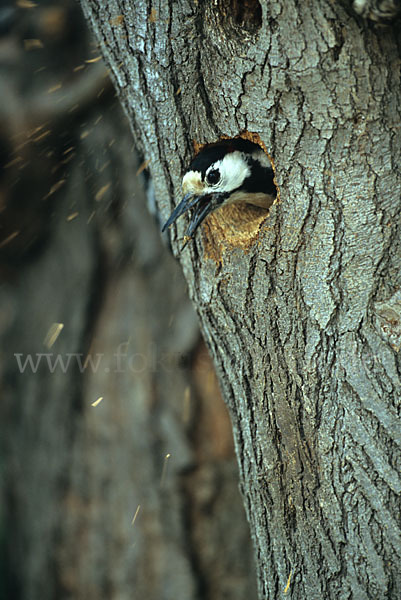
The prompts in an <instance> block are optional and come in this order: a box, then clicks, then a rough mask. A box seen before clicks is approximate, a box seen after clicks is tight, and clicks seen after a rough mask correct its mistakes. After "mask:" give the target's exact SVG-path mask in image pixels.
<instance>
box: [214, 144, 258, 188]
mask: <svg viewBox="0 0 401 600" xmlns="http://www.w3.org/2000/svg"><path fill="white" fill-rule="evenodd" d="M215 169H217V170H218V171H219V172H220V181H219V182H218V183H217V184H216V185H213V186H209V187H207V188H205V191H207V192H210V193H212V192H232V190H235V189H237V188H239V187H240V186H241V185H242V184H243V183H244V181H245V179H246V178H247V177H249V175H250V174H251V170H250V168H249V165H248V163H247V162H246V161H245V160H244V159H243V157H242V153H241V152H238V151H235V152H230V153H229V154H226V156H225V157H224V158H223V159H222V160H218V161H217V162H215V163H214V164H213V165H212V166H211V167H209V169H208V171H211V170H215Z"/></svg>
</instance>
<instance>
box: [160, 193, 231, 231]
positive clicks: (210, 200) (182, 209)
mask: <svg viewBox="0 0 401 600" xmlns="http://www.w3.org/2000/svg"><path fill="white" fill-rule="evenodd" d="M226 198H227V195H226V194H224V193H216V194H204V195H202V196H196V195H194V194H193V193H189V194H186V195H185V196H184V198H183V199H182V200H181V202H180V203H179V205H178V206H176V207H175V209H174V210H173V212H172V213H171V215H170V217H169V218H168V219H167V221H166V223H165V224H164V225H163V229H162V231H164V230H165V229H167V227H170V225H172V224H173V223H175V221H176V220H177V219H178V217H180V216H181V215H183V214H184V213H186V212H187V211H188V210H190V209H191V208H193V209H194V211H193V214H192V215H191V220H190V222H189V225H188V228H187V231H186V233H185V238H186V240H187V241H188V240H189V239H191V238H193V237H194V234H195V232H196V230H197V229H198V227H199V225H200V224H201V223H202V221H203V220H204V219H205V218H206V217H207V215H208V214H210V213H211V212H212V211H213V210H215V209H216V208H218V207H219V206H220V205H221V204H222V203H223V202H224V200H225V199H226Z"/></svg>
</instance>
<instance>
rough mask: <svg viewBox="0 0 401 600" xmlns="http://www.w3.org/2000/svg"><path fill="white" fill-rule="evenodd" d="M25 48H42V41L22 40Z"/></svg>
mask: <svg viewBox="0 0 401 600" xmlns="http://www.w3.org/2000/svg"><path fill="white" fill-rule="evenodd" d="M24 48H25V50H27V51H29V50H37V49H38V48H43V42H42V41H41V40H24Z"/></svg>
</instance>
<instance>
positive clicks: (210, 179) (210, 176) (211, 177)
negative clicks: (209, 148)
mask: <svg viewBox="0 0 401 600" xmlns="http://www.w3.org/2000/svg"><path fill="white" fill-rule="evenodd" d="M219 181H220V171H218V170H217V169H213V170H212V171H209V173H207V175H206V182H207V183H208V184H209V185H216V183H219Z"/></svg>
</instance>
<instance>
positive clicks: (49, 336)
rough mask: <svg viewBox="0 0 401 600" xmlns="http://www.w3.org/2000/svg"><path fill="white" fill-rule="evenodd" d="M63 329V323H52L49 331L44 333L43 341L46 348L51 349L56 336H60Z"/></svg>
mask: <svg viewBox="0 0 401 600" xmlns="http://www.w3.org/2000/svg"><path fill="white" fill-rule="evenodd" d="M63 328H64V323H52V324H51V325H50V327H49V331H48V332H47V333H46V336H45V339H44V342H43V343H44V345H45V346H47V347H48V348H51V347H52V346H53V344H54V343H55V341H56V340H57V338H58V336H59V335H60V333H61V331H62V329H63Z"/></svg>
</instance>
